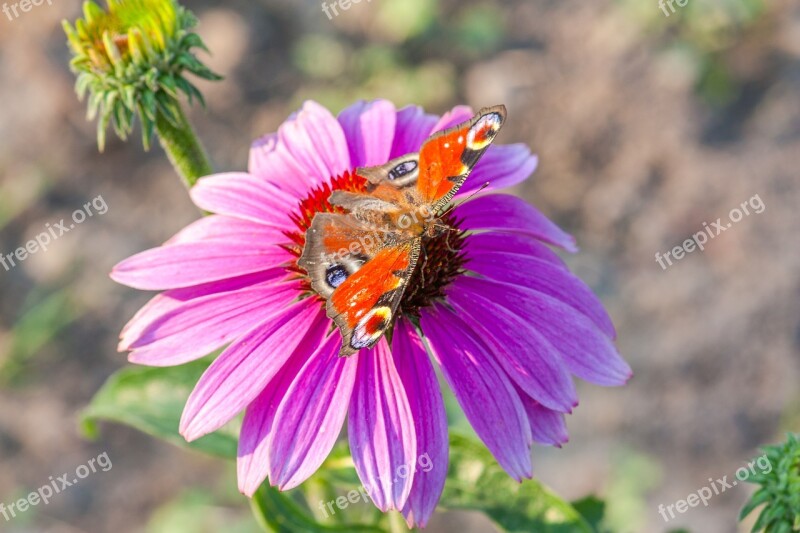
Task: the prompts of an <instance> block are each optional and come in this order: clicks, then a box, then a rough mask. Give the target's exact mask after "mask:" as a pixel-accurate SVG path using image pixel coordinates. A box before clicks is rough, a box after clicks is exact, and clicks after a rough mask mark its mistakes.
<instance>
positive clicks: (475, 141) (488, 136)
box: [467, 113, 503, 150]
mask: <svg viewBox="0 0 800 533" xmlns="http://www.w3.org/2000/svg"><path fill="white" fill-rule="evenodd" d="M502 123H503V117H502V116H500V114H499V113H489V114H488V115H484V116H482V117H481V118H480V119H478V121H477V122H476V123H475V125H474V126H472V127H471V128H470V129H469V131H468V132H467V148H470V149H471V150H481V149H483V148H485V147H486V146H487V145H488V144H489V143H490V142H492V140H493V139H494V137H495V135H497V132H498V131H500V126H501V125H502Z"/></svg>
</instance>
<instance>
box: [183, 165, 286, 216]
mask: <svg viewBox="0 0 800 533" xmlns="http://www.w3.org/2000/svg"><path fill="white" fill-rule="evenodd" d="M189 194H190V195H191V197H192V201H193V202H194V203H195V204H196V205H197V206H198V207H200V208H201V209H205V210H206V211H211V212H212V213H217V214H220V215H228V216H231V217H236V218H240V219H243V220H249V221H251V222H257V223H259V224H265V225H267V226H270V227H273V228H278V229H281V230H285V229H292V228H293V227H294V224H293V223H292V221H291V219H290V218H289V215H288V213H289V210H290V209H292V208H293V207H294V206H295V204H296V203H297V201H296V199H295V198H293V197H292V196H291V195H289V194H287V193H285V192H283V191H281V190H279V189H278V188H277V187H274V186H272V185H270V184H269V183H267V182H266V181H264V180H262V179H259V178H256V177H255V176H251V175H250V174H244V173H241V172H231V173H228V174H215V175H213V176H208V177H206V178H203V179H201V180H199V181H198V182H197V184H196V185H195V186H194V187H193V188H192V190H191V191H190V192H189Z"/></svg>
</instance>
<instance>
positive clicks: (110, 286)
mask: <svg viewBox="0 0 800 533" xmlns="http://www.w3.org/2000/svg"><path fill="white" fill-rule="evenodd" d="M184 4H185V5H186V6H187V7H189V8H190V9H192V10H193V11H194V12H195V13H196V14H197V16H198V17H199V19H200V24H199V27H198V30H197V31H198V33H199V34H200V35H201V36H202V38H203V39H204V40H205V42H206V44H207V45H208V47H209V48H210V49H211V50H212V51H213V55H212V56H203V59H204V60H205V61H207V63H208V64H209V65H210V66H211V68H212V69H214V70H215V71H217V72H218V73H221V74H223V75H224V76H225V78H226V79H225V80H224V81H223V82H219V83H213V84H212V83H203V82H200V83H199V86H200V87H201V90H203V92H204V94H205V97H206V100H207V108H206V109H205V110H203V109H201V108H194V109H192V111H191V113H190V115H191V119H192V121H193V123H194V124H195V127H196V129H197V130H198V132H199V134H200V136H201V138H202V139H203V140H204V141H205V143H206V145H207V147H208V148H209V151H210V154H211V157H212V159H213V161H214V164H215V167H216V168H217V169H218V170H241V169H244V168H245V167H246V163H247V153H248V148H249V143H250V141H251V140H252V139H254V138H256V137H258V136H260V135H263V134H265V133H267V132H271V131H275V130H276V129H277V127H278V125H279V124H280V122H281V121H282V120H283V119H284V118H285V117H286V116H287V115H288V114H289V113H291V112H292V111H293V110H295V109H296V108H298V107H299V106H300V104H301V103H302V101H303V100H305V99H308V98H313V99H315V100H318V101H320V102H322V103H323V104H325V105H326V106H328V107H329V108H330V109H332V110H333V111H334V112H338V111H339V110H340V109H342V108H343V107H344V106H345V105H347V104H348V103H350V102H352V101H353V100H355V99H360V98H364V99H372V98H377V97H383V98H389V99H391V100H393V101H394V102H395V104H397V105H398V107H399V106H402V105H405V104H409V103H416V104H420V105H423V106H424V107H425V108H426V109H427V110H428V111H430V112H436V113H441V112H444V111H446V110H447V109H449V108H450V107H451V106H453V105H455V104H458V103H467V104H469V105H472V106H473V107H475V108H478V107H481V106H484V105H491V104H496V103H505V105H506V106H507V107H508V109H509V121H508V125H507V126H506V129H504V132H503V136H502V137H503V138H502V142H525V143H527V144H528V145H529V146H530V147H531V148H532V150H533V151H534V152H535V153H537V154H538V155H539V157H540V166H539V169H538V171H537V172H536V174H535V175H534V177H533V179H531V180H529V181H528V182H526V183H525V184H523V185H521V186H520V187H518V188H517V189H516V190H514V191H513V192H514V193H516V194H519V195H521V196H522V197H524V198H525V199H527V200H528V201H530V202H532V203H534V204H535V205H537V206H538V207H539V208H540V209H541V210H542V211H543V212H544V213H546V214H547V215H548V216H550V217H551V218H552V219H553V220H555V221H556V222H558V223H559V224H560V225H561V226H562V227H564V228H565V229H566V230H567V231H569V232H571V233H572V234H574V235H575V236H576V238H577V240H578V243H579V245H580V246H581V248H582V250H581V252H580V253H579V254H576V255H574V256H570V257H567V258H566V260H567V261H568V263H569V264H570V266H571V267H572V268H573V269H574V270H575V272H576V273H577V274H578V275H579V276H580V277H581V278H583V279H584V280H585V281H587V282H588V283H589V285H590V286H591V287H592V288H593V289H594V290H595V291H596V292H597V293H598V294H599V295H600V297H601V299H602V300H603V301H604V303H605V304H606V305H607V307H608V309H609V310H610V313H611V316H612V317H613V319H614V321H615V323H616V325H617V327H618V331H619V343H618V344H619V348H620V350H621V352H622V353H623V354H624V356H625V357H626V358H627V360H628V361H629V362H630V363H631V365H632V367H633V369H634V372H635V376H634V378H633V380H632V381H631V382H630V384H629V385H628V386H626V387H624V388H622V389H602V388H599V387H595V386H589V385H587V384H584V383H580V384H579V387H580V394H581V405H580V406H579V408H578V409H577V410H576V412H575V414H574V415H573V416H571V417H569V419H568V424H569V428H570V436H571V440H570V442H569V443H568V444H567V445H566V446H564V447H563V448H562V449H549V448H536V449H535V450H534V468H535V475H536V476H537V477H538V478H539V479H541V480H542V481H543V482H545V483H546V484H548V485H549V486H551V487H552V488H553V489H554V490H555V491H556V492H557V493H559V494H560V495H561V496H563V497H565V498H567V499H577V498H581V497H583V496H586V495H588V494H597V495H598V496H600V497H603V498H606V499H607V501H608V509H607V512H608V518H607V521H608V525H609V526H610V527H611V528H612V529H613V530H614V531H617V532H621V533H627V532H639V531H667V530H671V529H679V528H684V529H686V530H689V531H697V532H711V533H715V532H731V531H736V530H742V531H744V530H745V526H737V523H736V516H737V514H738V510H739V508H740V507H741V505H742V504H743V503H744V502H745V500H746V499H747V498H748V496H749V495H750V494H751V492H752V489H751V488H750V487H748V486H743V485H740V486H737V487H734V488H732V489H729V490H728V491H726V492H725V493H723V494H721V495H719V496H715V497H714V498H713V499H712V500H711V501H710V502H709V505H708V507H702V506H701V507H698V508H694V509H690V510H689V511H688V512H687V513H685V514H683V515H680V516H679V517H678V518H677V519H675V520H672V521H670V523H669V524H666V523H665V522H664V520H663V519H662V518H661V516H660V515H659V514H658V510H657V509H658V505H659V504H664V505H668V504H672V503H674V502H675V501H676V500H679V499H684V498H686V496H687V495H688V494H690V493H691V492H695V491H697V490H698V489H700V488H701V487H703V486H705V485H707V484H708V478H710V477H711V478H714V479H717V478H721V477H722V476H725V475H727V476H728V477H729V479H732V478H733V475H734V473H735V471H736V469H737V468H739V467H740V466H743V465H746V462H747V461H748V460H749V459H751V458H752V457H754V456H755V455H757V454H758V453H759V452H758V451H757V447H758V445H760V444H764V443H769V442H775V441H779V440H783V438H784V437H785V433H786V432H787V431H789V430H792V431H798V430H799V429H800V387H798V383H800V349H799V348H800V281H798V272H800V242H798V234H799V232H798V230H799V229H800V216H798V205H800V179H798V177H799V173H800V4H798V3H797V2H791V1H790V0H773V1H770V2H766V1H764V2H762V1H759V0H689V1H688V5H686V7H682V8H681V7H678V6H677V4H674V5H675V9H676V11H675V13H671V12H669V11H666V12H669V16H666V15H665V10H662V9H661V8H660V7H659V4H658V1H657V0H624V1H612V0H594V1H592V2H585V1H582V0H562V1H559V2H554V1H550V0H535V1H531V0H495V1H486V0H482V1H477V0H461V1H457V0H439V1H437V0H371V1H368V0H364V1H362V2H361V3H358V4H353V5H352V7H351V8H350V9H349V10H347V11H340V12H339V15H338V16H334V17H331V18H329V17H328V16H327V15H326V14H325V13H324V11H323V9H322V6H321V4H320V0H303V1H298V0H291V1H290V0H276V1H270V2H267V1H265V0H259V1H254V0H247V1H245V0H232V1H227V2H224V3H223V2H210V1H186V2H184ZM79 10H80V6H79V2H77V1H72V2H61V1H59V2H56V3H53V4H52V5H48V4H47V3H46V2H45V3H44V4H43V5H41V6H39V7H34V8H33V9H32V10H31V11H30V12H27V13H21V15H20V17H19V18H16V19H13V20H9V18H7V16H5V15H0V94H2V100H0V253H2V254H8V253H12V252H13V251H14V250H15V249H16V248H18V247H19V246H23V245H24V243H25V242H27V241H28V240H29V239H32V238H33V237H34V236H35V235H36V234H38V233H41V232H42V231H44V228H45V227H46V224H51V225H52V224H54V223H56V222H58V221H59V220H60V219H61V218H69V217H70V216H71V214H72V212H73V211H74V210H76V209H80V208H81V207H82V206H83V205H84V204H85V203H86V202H89V201H91V200H92V199H93V198H95V197H97V196H98V195H101V196H102V197H103V199H104V200H105V202H106V203H107V205H108V212H107V213H105V214H103V215H101V216H99V215H95V216H94V217H91V218H89V219H87V220H86V222H84V223H83V224H81V225H79V226H76V228H74V229H73V230H71V231H70V232H69V233H67V234H65V235H64V236H63V237H61V238H60V239H59V240H57V241H56V242H54V243H53V244H52V246H51V247H50V249H49V250H48V251H47V252H46V253H41V252H40V253H37V254H35V255H33V256H31V257H29V258H28V259H27V260H25V261H24V262H22V263H20V264H18V265H17V266H16V267H14V268H10V269H9V270H6V269H5V268H2V267H0V294H1V295H2V297H0V406H1V407H0V472H2V474H0V502H5V503H9V502H12V501H14V500H15V499H18V498H19V497H22V496H24V495H26V494H27V493H28V492H30V491H31V490H35V488H37V487H39V486H41V485H43V484H45V483H47V480H48V477H49V476H56V475H60V474H62V473H64V472H70V471H74V469H75V468H76V467H77V466H78V465H81V464H85V463H86V462H87V461H88V460H89V459H91V458H94V457H96V456H97V455H99V454H101V453H103V452H107V453H108V456H109V458H110V459H111V461H112V462H113V468H112V469H111V470H109V471H108V472H98V473H97V474H93V475H91V476H90V477H89V478H87V479H86V480H84V481H82V482H81V483H80V484H79V485H77V486H76V487H73V488H71V489H70V490H69V491H67V492H65V493H64V494H62V495H59V496H58V497H57V498H54V500H53V501H52V503H50V504H49V505H48V506H46V507H45V506H41V505H40V506H38V507H35V508H33V509H32V510H30V511H28V512H26V513H24V514H23V515H22V516H20V517H19V518H18V519H16V520H14V521H12V522H8V523H6V522H5V521H4V520H2V519H0V530H2V531H13V532H27V531H34V532H39V531H43V532H83V531H86V532H92V533H94V532H105V531H147V532H159V533H160V532H172V531H178V532H181V531H187V532H189V531H191V532H203V531H223V530H224V531H234V532H236V531H241V532H251V531H257V529H256V526H255V524H254V523H253V522H252V519H251V518H250V516H249V511H248V508H247V505H246V501H245V499H244V498H243V497H240V496H239V495H238V493H237V491H236V488H235V487H236V485H235V472H234V471H233V468H232V467H231V465H228V464H225V463H223V462H222V461H218V460H214V459H211V458H207V457H205V456H202V455H199V454H196V453H193V452H188V451H185V450H181V449H178V448H175V447H172V446H170V445H169V444H165V443H163V442H161V441H157V440H155V439H153V438H150V437H148V436H146V435H143V434H140V433H138V432H137V431H135V430H132V429H129V428H127V427H123V426H119V425H111V424H106V425H103V426H102V427H101V430H102V431H101V433H100V435H99V437H98V438H97V440H95V441H89V440H87V439H86V438H85V437H84V436H83V435H82V434H81V432H80V431H79V428H78V418H79V417H78V415H79V412H80V410H81V409H82V408H83V407H85V406H86V404H87V403H88V402H89V400H90V399H91V397H92V396H93V394H94V393H95V392H96V391H97V390H98V388H99V387H100V386H101V385H102V384H103V382H104V381H105V379H106V378H107V377H108V376H109V375H110V374H111V373H112V372H114V371H115V370H117V369H119V368H121V367H122V366H124V365H125V364H126V363H125V356H124V354H118V353H117V352H116V341H117V337H118V333H119V331H120V329H121V328H122V326H123V325H124V324H125V322H126V321H127V320H128V319H129V318H130V317H131V316H132V315H133V313H134V312H135V311H136V310H137V309H138V308H139V307H140V306H141V305H142V304H143V303H144V302H145V301H146V300H147V299H148V298H149V296H150V295H149V294H146V293H143V292H139V291H134V290H130V289H126V288H123V287H121V286H118V285H116V284H114V283H113V282H111V280H110V279H109V278H108V272H109V271H110V269H111V266H112V265H113V264H114V263H116V262H117V261H119V260H121V259H123V258H125V257H127V256H129V255H131V254H133V253H136V252H138V251H141V250H144V249H146V248H149V247H152V246H156V245H158V244H160V243H161V242H163V241H164V240H166V239H167V238H168V237H170V236H171V235H172V234H173V233H175V232H176V231H177V230H179V229H180V228H181V227H183V226H184V225H185V224H187V223H189V222H191V221H192V220H194V219H196V218H197V217H198V216H199V213H198V211H197V210H196V209H195V208H194V207H193V205H192V204H191V203H190V202H189V199H188V196H187V195H186V192H185V190H184V189H183V186H182V185H181V184H180V182H179V180H178V179H177V178H176V176H175V175H174V173H173V171H172V168H171V167H170V165H169V163H168V162H167V160H166V158H165V157H164V154H163V153H162V152H161V150H160V149H159V148H158V147H155V148H154V149H152V150H151V151H150V152H147V153H145V152H144V151H143V149H142V147H141V144H140V142H139V140H138V136H136V135H134V136H133V137H132V139H131V141H130V142H128V143H122V142H120V141H119V140H116V139H115V138H114V137H113V136H110V137H109V142H108V144H107V147H106V151H105V153H103V154H98V152H97V147H96V143H95V125H94V124H93V123H90V122H87V121H86V119H85V106H84V104H82V103H79V102H78V101H77V99H76V97H75V94H74V92H73V83H74V77H73V75H72V74H71V73H70V72H69V69H68V62H69V56H68V52H67V48H66V45H65V37H64V35H63V33H62V30H61V27H60V21H61V19H63V18H68V19H74V18H75V17H77V16H78V15H79V13H80V11H79ZM667 10H669V8H668V7H667ZM754 195H759V197H760V199H761V200H762V201H763V203H764V204H765V206H766V208H765V209H764V211H763V212H762V213H760V214H751V215H750V216H746V217H744V218H743V219H742V220H741V222H739V223H737V224H735V225H734V226H733V227H732V228H731V229H730V230H728V231H726V232H725V233H724V234H722V235H720V236H718V237H716V238H715V239H713V240H711V241H709V243H708V244H707V245H706V249H705V251H704V252H699V251H695V252H693V253H691V254H688V255H687V256H686V257H684V258H683V259H682V260H680V261H678V262H676V263H675V264H674V265H673V266H671V267H670V268H668V269H666V270H663V269H662V268H661V267H660V266H659V265H658V263H656V261H655V259H654V257H655V253H656V252H661V253H662V254H663V253H664V252H666V251H667V250H670V249H671V248H673V247H674V246H676V245H680V244H681V243H682V242H683V241H684V240H685V239H687V238H689V237H690V236H691V234H693V233H695V232H697V231H701V230H702V227H703V226H702V225H703V222H708V223H711V222H713V221H715V220H716V219H717V218H718V217H721V218H722V219H723V220H725V219H726V218H727V216H728V212H729V211H730V210H731V209H733V208H735V207H738V206H739V205H740V204H741V203H742V202H745V201H747V200H748V199H750V198H751V197H753V196H754ZM750 523H752V522H750ZM429 530H430V531H432V532H434V533H435V532H443V531H455V530H459V531H461V532H462V533H468V532H469V533H471V532H483V531H492V529H491V526H490V525H489V524H488V522H486V521H485V520H483V519H479V518H475V517H473V516H469V515H465V514H456V513H446V514H440V515H437V516H436V517H435V519H434V520H433V522H432V524H431V526H430V527H429ZM748 530H749V529H748Z"/></svg>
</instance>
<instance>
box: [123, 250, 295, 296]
mask: <svg viewBox="0 0 800 533" xmlns="http://www.w3.org/2000/svg"><path fill="white" fill-rule="evenodd" d="M293 257H294V256H292V255H291V254H290V253H289V252H287V251H286V250H284V249H282V248H280V247H278V246H274V245H273V246H269V245H263V246H262V245H261V243H260V242H258V241H255V242H253V243H251V244H250V245H249V246H248V244H247V243H243V242H213V241H212V242H193V243H182V244H172V245H169V246H161V247H159V248H152V249H150V250H146V251H144V252H141V253H138V254H136V255H134V256H131V257H129V258H127V259H125V260H123V261H121V262H120V263H117V265H116V266H115V267H114V269H113V270H112V271H111V279H113V280H114V281H116V282H117V283H121V284H123V285H127V286H129V287H133V288H135V289H143V290H164V289H178V288H182V287H191V286H192V285H199V284H201V283H208V282H212V281H219V280H223V279H227V278H232V277H236V276H242V275H244V274H252V273H254V272H261V271H264V270H269V269H270V268H274V267H277V266H280V265H282V264H284V263H285V262H286V261H289V260H290V259H292V258H293Z"/></svg>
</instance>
